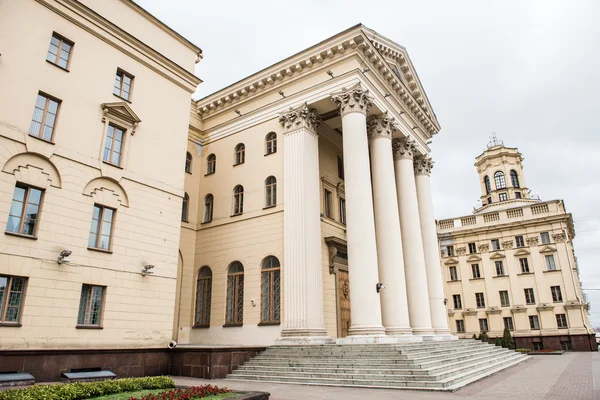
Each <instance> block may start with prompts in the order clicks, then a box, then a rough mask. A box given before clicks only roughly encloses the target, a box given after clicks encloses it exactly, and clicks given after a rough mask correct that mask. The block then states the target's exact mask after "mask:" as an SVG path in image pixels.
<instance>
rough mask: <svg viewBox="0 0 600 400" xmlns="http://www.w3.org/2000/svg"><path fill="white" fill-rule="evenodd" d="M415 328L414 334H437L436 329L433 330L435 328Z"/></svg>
mask: <svg viewBox="0 0 600 400" xmlns="http://www.w3.org/2000/svg"><path fill="white" fill-rule="evenodd" d="M412 330H413V335H419V336H433V335H434V334H435V331H434V330H433V328H430V327H427V328H412Z"/></svg>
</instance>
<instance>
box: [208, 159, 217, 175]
mask: <svg viewBox="0 0 600 400" xmlns="http://www.w3.org/2000/svg"><path fill="white" fill-rule="evenodd" d="M216 170H217V156H215V155H214V154H211V155H209V156H208V157H207V158H206V175H210V174H214V173H215V171H216Z"/></svg>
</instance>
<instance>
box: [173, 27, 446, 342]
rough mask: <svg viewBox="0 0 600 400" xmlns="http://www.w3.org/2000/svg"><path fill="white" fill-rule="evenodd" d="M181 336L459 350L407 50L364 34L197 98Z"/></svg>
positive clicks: (362, 30)
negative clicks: (422, 344)
mask: <svg viewBox="0 0 600 400" xmlns="http://www.w3.org/2000/svg"><path fill="white" fill-rule="evenodd" d="M190 115H191V123H190V131H189V141H188V149H187V150H188V153H189V155H188V159H189V161H190V162H189V173H188V174H187V175H186V186H185V187H186V195H185V196H186V199H188V200H187V201H186V203H185V206H184V210H183V213H182V214H183V215H182V220H183V222H182V227H181V258H180V260H179V262H180V265H179V282H180V286H179V287H178V293H177V304H178V305H179V308H178V310H177V312H176V317H175V320H176V322H175V323H176V328H177V336H176V340H177V342H178V343H179V344H189V345H230V344H243V345H272V344H285V343H332V342H333V341H334V340H337V342H338V343H385V342H398V341H422V340H451V339H455V338H456V337H454V336H452V335H450V334H449V333H450V331H449V329H448V326H447V318H446V310H445V306H444V302H443V300H444V296H443V281H442V275H441V271H440V269H439V263H440V257H439V245H438V242H437V236H436V226H435V220H434V217H433V208H432V201H431V189H430V182H429V173H430V171H431V165H432V163H431V158H430V156H429V147H428V143H429V141H430V140H431V139H432V136H433V135H434V134H436V133H437V132H438V131H439V129H440V127H439V124H438V121H437V119H436V117H435V114H434V112H433V109H432V108H431V105H430V103H429V101H428V99H427V96H426V94H425V92H424V90H423V87H422V85H421V82H420V81H419V79H418V77H417V73H416V71H415V69H414V66H413V64H412V62H411V61H410V58H409V57H408V54H407V53H406V50H405V49H404V48H403V47H402V46H400V45H398V44H396V43H394V42H393V41H391V40H389V39H387V38H385V37H383V36H381V35H379V34H377V33H376V32H374V31H372V30H370V29H368V28H366V27H365V26H363V25H357V26H355V27H352V28H350V29H348V30H346V31H344V32H342V33H340V34H338V35H336V36H334V37H332V38H329V39H327V40H325V41H323V42H321V43H319V44H317V45H315V46H313V47H311V48H309V49H306V50H304V51H302V52H300V53H298V54H296V55H293V56H291V57H289V58H287V59H285V60H283V61H281V62H279V63H277V64H275V65H273V66H271V67H269V68H267V69H265V70H262V71H259V72H257V73H256V74H254V75H251V76H249V77H247V78H245V79H243V80H241V81H239V82H237V83H234V84H233V85H231V86H228V87H227V88H225V89H223V90H221V91H219V92H217V93H214V94H212V95H210V96H208V97H206V98H203V99H200V100H198V101H197V102H193V103H192V107H191V111H190Z"/></svg>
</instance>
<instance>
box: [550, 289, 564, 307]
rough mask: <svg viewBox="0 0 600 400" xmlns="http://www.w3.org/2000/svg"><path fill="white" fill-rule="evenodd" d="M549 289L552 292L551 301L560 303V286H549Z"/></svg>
mask: <svg viewBox="0 0 600 400" xmlns="http://www.w3.org/2000/svg"><path fill="white" fill-rule="evenodd" d="M550 291H551V292H552V301H553V302H555V303H560V302H561V301H563V298H562V293H561V291H560V286H550Z"/></svg>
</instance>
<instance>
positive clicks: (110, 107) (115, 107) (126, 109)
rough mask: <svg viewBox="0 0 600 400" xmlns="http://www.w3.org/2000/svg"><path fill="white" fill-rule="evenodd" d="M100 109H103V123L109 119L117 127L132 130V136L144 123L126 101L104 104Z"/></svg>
mask: <svg viewBox="0 0 600 400" xmlns="http://www.w3.org/2000/svg"><path fill="white" fill-rule="evenodd" d="M100 108H101V109H102V122H106V120H107V119H108V120H109V121H113V122H115V123H116V124H117V125H122V127H124V128H127V129H130V130H131V134H132V135H133V134H134V133H135V129H136V128H137V126H138V124H139V123H140V122H142V120H141V119H140V117H138V116H137V114H136V113H135V112H133V109H132V108H131V107H130V106H129V104H127V103H125V102H124V101H120V102H116V103H102V104H100Z"/></svg>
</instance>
